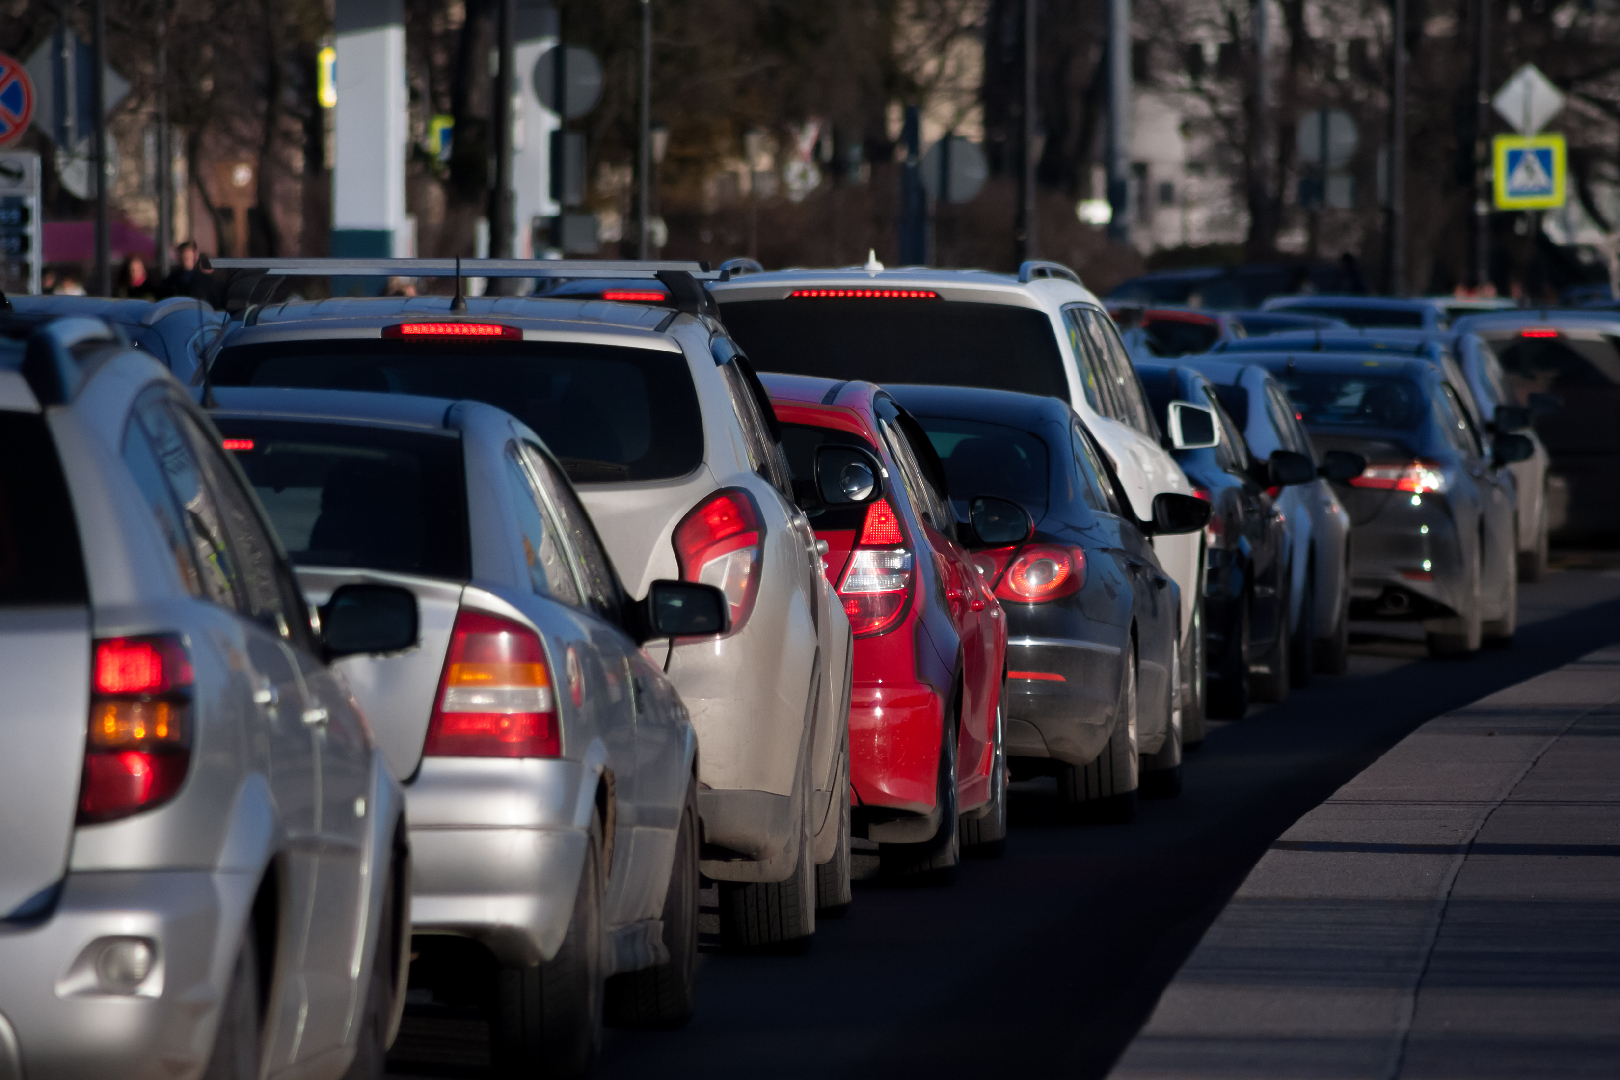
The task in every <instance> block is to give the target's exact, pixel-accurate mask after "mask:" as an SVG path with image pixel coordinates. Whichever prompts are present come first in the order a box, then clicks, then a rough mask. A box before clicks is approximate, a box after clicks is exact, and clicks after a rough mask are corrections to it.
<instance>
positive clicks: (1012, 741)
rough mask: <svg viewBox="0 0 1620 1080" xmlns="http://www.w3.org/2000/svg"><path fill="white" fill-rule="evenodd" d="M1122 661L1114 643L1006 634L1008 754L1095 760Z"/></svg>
mask: <svg viewBox="0 0 1620 1080" xmlns="http://www.w3.org/2000/svg"><path fill="white" fill-rule="evenodd" d="M1122 662H1123V661H1122V658H1121V650H1120V649H1119V647H1118V646H1115V645H1111V644H1107V643H1103V642H1095V641H1089V640H1085V639H1080V638H1044V637H1026V636H1021V635H1020V634H1018V633H1017V631H1016V630H1015V631H1014V632H1013V634H1012V636H1011V637H1009V638H1008V639H1007V674H1008V678H1007V707H1006V715H1007V723H1006V736H1005V738H1006V745H1007V755H1008V756H1009V757H1034V758H1055V759H1057V760H1059V761H1062V762H1064V763H1066V764H1069V765H1087V764H1090V763H1091V762H1092V761H1095V760H1096V758H1097V755H1098V754H1100V753H1102V749H1103V747H1104V746H1105V745H1106V744H1107V742H1108V732H1109V725H1110V723H1111V721H1112V720H1113V717H1114V706H1115V703H1116V700H1117V698H1118V695H1119V685H1120V664H1121V663H1122Z"/></svg>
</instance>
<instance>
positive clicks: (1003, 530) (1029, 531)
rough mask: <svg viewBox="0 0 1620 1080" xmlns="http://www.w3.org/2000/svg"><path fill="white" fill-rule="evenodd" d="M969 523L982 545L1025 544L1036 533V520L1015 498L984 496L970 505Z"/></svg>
mask: <svg viewBox="0 0 1620 1080" xmlns="http://www.w3.org/2000/svg"><path fill="white" fill-rule="evenodd" d="M968 524H969V525H970V527H971V528H972V529H973V539H974V540H976V541H977V542H978V546H980V547H1002V546H1005V545H1007V544H1021V543H1023V542H1024V541H1025V540H1028V539H1029V538H1030V537H1031V536H1034V535H1035V519H1034V518H1032V517H1030V516H1029V511H1028V510H1025V509H1024V508H1023V507H1022V506H1019V505H1018V504H1017V503H1015V502H1013V501H1012V500H1011V499H998V498H996V497H995V496H993V495H980V496H979V497H978V498H976V499H974V500H973V501H972V502H971V503H969V504H968Z"/></svg>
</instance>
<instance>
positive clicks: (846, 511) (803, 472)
mask: <svg viewBox="0 0 1620 1080" xmlns="http://www.w3.org/2000/svg"><path fill="white" fill-rule="evenodd" d="M828 445H832V446H858V447H860V448H861V449H862V450H865V451H866V452H867V453H869V454H873V455H876V456H877V458H878V460H880V461H881V460H882V458H883V455H882V454H880V453H878V448H877V447H875V446H873V445H872V444H871V443H869V442H867V441H866V440H865V439H863V438H861V437H860V436H859V435H856V434H854V433H853V432H848V431H839V430H838V429H837V428H826V427H818V426H816V425H814V424H783V425H782V453H783V454H785V455H786V456H787V463H788V472H789V473H791V474H792V476H793V492H794V495H795V497H796V501H797V502H798V503H799V504H800V505H801V506H809V507H811V509H809V510H806V511H805V516H807V517H808V518H809V519H810V525H811V527H812V528H814V529H817V530H818V531H819V530H824V529H858V528H860V527H861V523H862V522H863V521H865V520H866V507H865V506H864V505H855V506H827V505H825V504H823V503H822V501H821V496H820V494H819V493H818V492H817V491H816V488H815V483H816V451H817V450H818V449H820V448H821V447H823V446H828Z"/></svg>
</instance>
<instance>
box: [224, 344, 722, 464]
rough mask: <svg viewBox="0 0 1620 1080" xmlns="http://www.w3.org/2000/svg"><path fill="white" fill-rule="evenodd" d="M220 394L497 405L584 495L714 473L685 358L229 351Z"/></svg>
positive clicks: (291, 348) (612, 353)
mask: <svg viewBox="0 0 1620 1080" xmlns="http://www.w3.org/2000/svg"><path fill="white" fill-rule="evenodd" d="M214 382H215V383H216V384H218V385H220V386H288V387H301V388H311V389H324V390H365V391H372V392H380V393H392V394H420V395H424V396H427V397H443V398H452V399H462V398H470V399H472V400H474V401H483V402H487V403H488V404H490V405H494V406H495V407H497V408H500V409H505V410H506V411H507V412H509V413H511V414H513V415H514V416H516V417H517V418H518V419H519V420H522V421H523V422H524V423H525V424H528V425H529V426H530V427H531V428H533V429H534V430H535V431H536V432H538V433H539V435H540V437H541V438H543V439H544V440H545V441H546V445H547V446H548V447H550V448H551V451H552V452H553V453H554V454H556V455H557V458H558V460H560V461H561V462H562V465H563V468H564V469H565V470H566V471H567V473H568V478H569V479H570V480H572V481H574V483H576V484H600V483H622V482H627V481H635V480H668V479H672V478H674V477H677V476H685V475H686V474H687V473H690V472H691V471H692V470H693V469H695V468H697V467H698V465H699V464H701V463H702V461H703V417H702V414H701V413H700V412H699V409H698V401H697V390H696V389H695V388H694V387H693V385H692V373H691V371H690V369H689V368H688V367H687V365H686V358H685V357H684V356H683V355H682V354H680V353H672V352H663V351H659V350H653V349H627V348H622V347H619V346H613V345H587V344H579V343H575V342H545V341H483V342H478V343H477V344H476V345H469V344H467V343H465V342H455V341H449V342H446V341H427V340H424V341H412V342H409V343H401V342H399V341H394V340H386V339H347V340H341V341H330V340H328V341H278V342H265V343H262V344H254V345H238V346H235V347H233V348H227V349H225V350H224V351H223V352H221V353H220V355H219V359H218V360H217V361H216V362H215V365H214Z"/></svg>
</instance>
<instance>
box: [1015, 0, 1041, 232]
mask: <svg viewBox="0 0 1620 1080" xmlns="http://www.w3.org/2000/svg"><path fill="white" fill-rule="evenodd" d="M1035 3H1036V0H1024V88H1023V91H1024V92H1023V99H1024V103H1023V108H1022V113H1023V115H1022V120H1023V122H1024V123H1023V127H1022V129H1021V130H1020V131H1019V135H1018V148H1019V156H1020V158H1021V159H1022V161H1021V164H1022V166H1023V167H1022V168H1021V169H1020V170H1019V173H1018V230H1017V231H1018V249H1019V250H1018V261H1019V262H1022V261H1024V260H1025V259H1033V258H1035V257H1036V256H1037V255H1039V254H1040V250H1041V244H1040V228H1039V226H1040V218H1039V215H1038V213H1037V211H1036V205H1035V202H1036V200H1035V166H1036V165H1037V164H1038V162H1036V160H1035V124H1036V121H1037V120H1038V119H1039V118H1038V117H1037V116H1036V111H1037V110H1036V98H1035Z"/></svg>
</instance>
